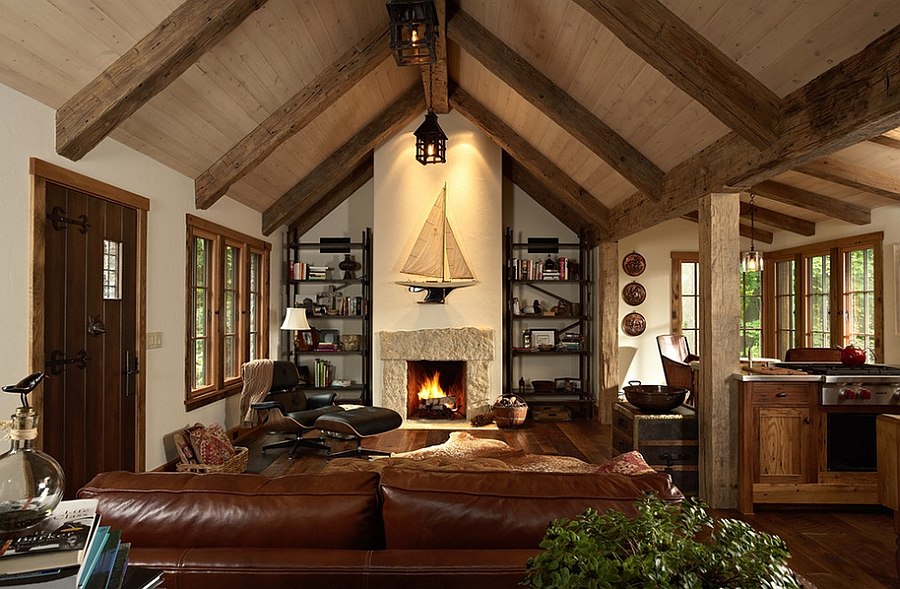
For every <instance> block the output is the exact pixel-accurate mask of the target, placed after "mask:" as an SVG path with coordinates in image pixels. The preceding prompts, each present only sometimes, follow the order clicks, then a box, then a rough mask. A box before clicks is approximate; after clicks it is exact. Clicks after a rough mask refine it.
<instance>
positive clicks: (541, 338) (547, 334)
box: [531, 329, 556, 351]
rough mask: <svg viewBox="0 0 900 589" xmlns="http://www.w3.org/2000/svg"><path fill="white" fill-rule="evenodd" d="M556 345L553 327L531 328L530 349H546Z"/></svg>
mask: <svg viewBox="0 0 900 589" xmlns="http://www.w3.org/2000/svg"><path fill="white" fill-rule="evenodd" d="M555 347H556V330H555V329H532V330H531V349H532V350H541V351H547V350H551V349H553V348H555Z"/></svg>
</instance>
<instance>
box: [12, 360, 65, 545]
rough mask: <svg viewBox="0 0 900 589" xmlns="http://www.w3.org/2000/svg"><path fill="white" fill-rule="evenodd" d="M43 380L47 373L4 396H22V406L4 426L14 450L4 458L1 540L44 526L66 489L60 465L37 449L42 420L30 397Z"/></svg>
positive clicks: (33, 376) (24, 381)
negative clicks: (35, 442)
mask: <svg viewBox="0 0 900 589" xmlns="http://www.w3.org/2000/svg"><path fill="white" fill-rule="evenodd" d="M43 379H44V373H43V372H35V373H33V374H30V375H29V376H26V377H25V378H23V379H22V380H20V381H19V382H18V383H16V384H14V385H7V386H5V387H3V391H4V392H7V393H13V394H18V395H19V398H20V399H21V402H22V406H21V407H18V408H16V412H15V414H14V415H13V416H12V419H11V421H9V422H4V423H3V429H5V430H7V431H6V434H5V436H4V437H8V438H9V440H10V448H9V451H8V452H6V453H5V454H3V455H2V456H0V536H5V535H6V534H10V533H14V532H22V531H25V530H28V529H30V528H32V527H34V526H36V525H38V524H40V523H41V522H42V521H44V520H45V519H46V518H47V517H49V516H50V514H51V513H52V512H53V510H54V509H55V508H56V506H57V505H58V504H59V502H60V500H61V499H62V496H63V491H64V489H65V476H64V475H63V471H62V468H61V467H60V466H59V463H58V462H56V460H54V459H53V458H52V457H51V456H50V455H48V454H45V453H44V452H41V451H40V450H37V449H36V448H35V447H34V440H35V439H36V438H37V434H38V416H37V413H36V412H35V410H34V408H33V407H30V406H29V405H28V394H29V393H30V392H31V391H33V390H34V389H35V387H37V385H38V384H40V382H41V380H43Z"/></svg>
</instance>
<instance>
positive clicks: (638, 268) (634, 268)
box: [622, 252, 647, 276]
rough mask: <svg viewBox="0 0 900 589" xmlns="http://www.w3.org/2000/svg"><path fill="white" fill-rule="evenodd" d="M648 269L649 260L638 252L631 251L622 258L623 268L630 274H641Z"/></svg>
mask: <svg viewBox="0 0 900 589" xmlns="http://www.w3.org/2000/svg"><path fill="white" fill-rule="evenodd" d="M646 269H647V260H645V259H644V256H642V255H641V254H639V253H637V252H631V253H630V254H628V255H627V256H625V257H624V258H622V270H625V274H628V275H629V276H640V275H641V274H643V273H644V270H646Z"/></svg>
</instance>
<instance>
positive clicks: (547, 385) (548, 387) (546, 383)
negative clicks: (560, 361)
mask: <svg viewBox="0 0 900 589" xmlns="http://www.w3.org/2000/svg"><path fill="white" fill-rule="evenodd" d="M531 388H532V389H534V392H535V393H537V394H539V395H547V394H551V393H553V390H554V389H553V381H552V380H533V381H531Z"/></svg>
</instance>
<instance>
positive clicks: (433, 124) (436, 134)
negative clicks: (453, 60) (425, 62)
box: [413, 66, 447, 166]
mask: <svg viewBox="0 0 900 589" xmlns="http://www.w3.org/2000/svg"><path fill="white" fill-rule="evenodd" d="M413 135H415V137H416V160H417V161H418V162H419V163H420V164H422V165H423V166H424V165H426V164H443V163H446V162H447V135H446V134H445V133H444V130H443V129H441V126H440V125H439V124H438V120H437V115H436V114H434V109H433V108H431V66H428V112H427V113H425V120H424V121H423V122H422V124H421V125H419V128H418V129H416V130H415V132H414V133H413Z"/></svg>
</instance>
